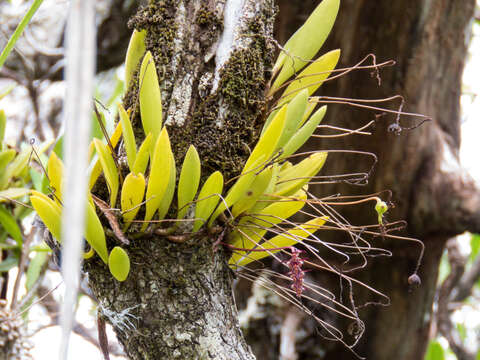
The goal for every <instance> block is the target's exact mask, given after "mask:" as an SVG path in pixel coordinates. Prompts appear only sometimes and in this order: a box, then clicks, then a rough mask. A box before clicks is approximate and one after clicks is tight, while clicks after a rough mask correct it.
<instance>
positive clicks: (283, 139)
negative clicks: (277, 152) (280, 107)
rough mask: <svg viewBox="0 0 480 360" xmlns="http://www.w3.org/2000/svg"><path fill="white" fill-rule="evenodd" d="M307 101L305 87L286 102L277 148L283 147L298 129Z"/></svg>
mask: <svg viewBox="0 0 480 360" xmlns="http://www.w3.org/2000/svg"><path fill="white" fill-rule="evenodd" d="M307 102H308V91H307V89H304V90H302V91H300V92H299V93H298V94H297V95H296V96H295V97H294V98H293V99H292V101H290V102H289V103H288V106H287V112H286V114H285V126H284V129H283V131H282V135H281V136H280V139H279V140H278V144H277V149H278V148H281V147H283V145H285V144H286V143H287V142H288V141H289V140H290V138H291V137H292V136H293V134H294V133H295V131H296V130H297V129H298V126H299V124H300V122H301V121H302V118H303V114H305V110H306V109H307Z"/></svg>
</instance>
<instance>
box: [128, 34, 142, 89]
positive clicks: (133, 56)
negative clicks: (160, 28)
mask: <svg viewBox="0 0 480 360" xmlns="http://www.w3.org/2000/svg"><path fill="white" fill-rule="evenodd" d="M146 34H147V31H146V30H141V31H138V30H136V29H135V30H133V33H132V37H131V38H130V42H129V44H128V49H127V56H126V58H125V86H126V88H128V87H129V86H130V82H131V81H132V78H133V74H134V73H135V70H136V69H137V66H138V64H139V63H140V60H141V59H142V57H143V54H145V35H146Z"/></svg>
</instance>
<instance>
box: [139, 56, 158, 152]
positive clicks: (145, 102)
mask: <svg viewBox="0 0 480 360" xmlns="http://www.w3.org/2000/svg"><path fill="white" fill-rule="evenodd" d="M138 86H139V89H140V93H139V97H140V116H141V118H142V125H143V130H144V131H145V135H147V134H148V133H152V134H153V144H155V142H156V141H157V137H158V136H159V134H160V131H161V130H162V98H161V93H160V86H159V85H158V77H157V70H156V68H155V62H154V61H153V57H152V54H151V53H150V51H147V53H146V54H145V56H144V57H143V61H142V66H141V68H140V76H139V79H138Z"/></svg>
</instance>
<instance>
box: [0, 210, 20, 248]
mask: <svg viewBox="0 0 480 360" xmlns="http://www.w3.org/2000/svg"><path fill="white" fill-rule="evenodd" d="M0 224H1V225H2V228H4V229H5V230H6V231H7V232H8V234H9V235H10V236H11V237H12V239H13V240H15V242H16V243H17V246H18V247H20V248H21V247H22V243H23V239H22V231H21V230H20V227H19V226H18V224H17V221H16V220H15V218H14V217H13V215H12V214H11V213H10V212H9V211H8V210H7V209H5V207H4V206H2V205H0Z"/></svg>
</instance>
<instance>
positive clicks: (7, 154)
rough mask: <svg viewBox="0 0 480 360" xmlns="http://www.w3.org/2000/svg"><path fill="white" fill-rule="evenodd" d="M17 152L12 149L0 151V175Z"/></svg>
mask: <svg viewBox="0 0 480 360" xmlns="http://www.w3.org/2000/svg"><path fill="white" fill-rule="evenodd" d="M16 154H17V152H16V151H15V150H13V149H8V150H3V151H0V173H3V172H4V171H5V168H6V167H7V165H8V164H9V163H10V162H11V161H12V160H13V159H14V158H15V155H16Z"/></svg>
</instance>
